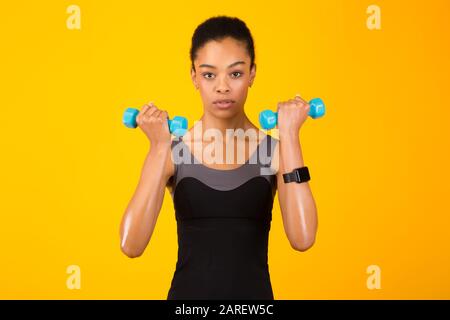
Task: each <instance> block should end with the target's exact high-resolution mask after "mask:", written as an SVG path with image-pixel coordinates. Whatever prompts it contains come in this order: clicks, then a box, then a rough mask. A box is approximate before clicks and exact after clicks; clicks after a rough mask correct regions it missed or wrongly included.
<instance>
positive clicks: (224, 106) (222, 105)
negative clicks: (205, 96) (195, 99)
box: [213, 100, 234, 109]
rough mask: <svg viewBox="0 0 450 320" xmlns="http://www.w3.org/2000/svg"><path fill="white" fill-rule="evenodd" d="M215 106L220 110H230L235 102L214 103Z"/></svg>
mask: <svg viewBox="0 0 450 320" xmlns="http://www.w3.org/2000/svg"><path fill="white" fill-rule="evenodd" d="M213 104H214V105H215V106H216V107H217V108H219V109H228V108H230V107H231V106H232V105H233V104H234V101H232V100H227V101H217V102H214V103H213Z"/></svg>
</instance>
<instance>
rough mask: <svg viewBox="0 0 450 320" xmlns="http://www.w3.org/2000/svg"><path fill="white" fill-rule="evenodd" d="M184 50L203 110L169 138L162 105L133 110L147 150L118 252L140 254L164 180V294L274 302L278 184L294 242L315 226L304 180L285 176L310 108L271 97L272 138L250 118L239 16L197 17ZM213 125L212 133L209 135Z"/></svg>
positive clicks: (249, 78)
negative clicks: (171, 267)
mask: <svg viewBox="0 0 450 320" xmlns="http://www.w3.org/2000/svg"><path fill="white" fill-rule="evenodd" d="M190 54H191V61H192V68H191V77H192V81H193V84H194V86H195V88H196V89H197V90H199V91H200V95H201V98H202V102H203V115H202V117H201V119H200V121H198V122H196V124H195V125H194V126H193V127H192V128H190V129H189V130H188V131H187V133H186V134H185V135H184V136H183V137H181V138H175V137H174V138H172V137H171V134H170V132H169V129H168V125H167V119H168V114H167V112H166V111H163V110H159V109H158V108H157V107H156V106H155V105H154V104H153V103H149V104H148V105H145V106H144V107H143V108H142V110H141V111H140V113H139V115H138V117H137V123H138V125H139V127H140V128H141V129H142V131H143V132H144V133H145V134H146V136H147V137H148V139H149V140H150V145H151V147H150V151H149V153H148V154H147V157H146V159H145V163H144V166H143V169H142V173H141V177H140V180H139V183H138V186H137V188H136V191H135V193H134V195H133V197H132V199H131V201H130V203H129V204H128V207H127V209H126V211H125V214H124V216H123V219H122V223H121V228H120V234H121V249H122V251H123V252H124V253H125V254H126V255H127V256H129V257H131V258H134V257H139V256H140V255H141V254H142V253H143V252H144V250H145V248H146V246H147V244H148V242H149V240H150V237H151V235H152V233H153V229H154V227H155V224H156V220H157V218H158V215H159V212H160V209H161V205H162V201H163V198H164V192H165V188H166V187H167V188H168V190H170V193H171V196H172V198H173V201H174V207H175V216H176V220H177V233H178V261H177V264H176V270H175V273H174V276H173V279H172V284H171V288H170V290H169V293H168V296H167V298H168V299H273V298H274V296H273V292H272V286H271V281H270V275H269V270H268V264H267V251H268V236H269V230H270V223H271V219H272V206H273V200H274V196H275V193H276V191H277V190H278V197H279V203H280V208H281V211H282V218H283V224H284V229H285V232H286V235H287V237H288V239H289V242H290V244H291V246H292V247H293V248H294V249H295V250H298V251H305V250H307V249H308V248H310V247H311V246H312V245H313V243H314V241H315V236H316V232H317V210H316V206H315V202H314V198H313V195H312V193H311V190H310V187H309V184H308V183H307V181H306V182H301V183H288V182H287V181H285V180H284V177H283V174H285V173H291V172H294V169H299V168H302V169H305V168H306V167H304V163H303V158H302V151H301V146H300V141H299V130H300V128H301V126H302V124H303V123H304V121H305V120H306V118H307V116H308V112H309V105H308V103H306V102H305V101H304V100H303V99H302V98H301V97H300V96H298V95H297V96H296V97H295V98H294V99H290V100H288V101H285V102H280V103H279V104H278V130H279V139H275V138H273V137H271V136H270V135H266V134H264V133H263V132H262V131H261V130H259V129H258V127H256V126H255V125H253V124H252V123H251V121H250V120H249V119H248V118H247V116H246V114H245V111H244V104H245V101H246V97H247V92H248V88H249V87H251V86H252V84H253V81H254V79H255V75H256V64H255V50H254V44H253V39H252V36H251V33H250V31H249V29H248V28H247V26H246V25H245V23H244V22H243V21H241V20H239V19H238V18H231V17H226V16H218V17H213V18H210V19H208V20H206V21H205V22H203V23H202V24H201V25H199V26H198V27H197V29H196V30H195V32H194V35H193V37H192V47H191V52H190ZM210 132H213V133H214V135H215V137H214V139H208V137H209V134H208V133H210ZM230 132H231V134H230ZM242 132H245V134H244V135H243V134H240V133H242ZM196 133H199V134H197V135H196ZM247 133H253V134H247ZM210 138H211V137H210ZM211 140H214V141H215V146H216V148H215V149H214V152H213V153H211V154H214V155H215V156H217V155H220V154H222V155H224V154H226V155H227V163H221V162H220V161H216V162H214V161H205V160H204V159H202V155H203V157H205V153H207V152H205V151H206V150H211V149H208V145H209V146H210V145H211ZM217 146H219V147H218V148H217ZM230 146H231V147H230ZM199 149H200V150H204V151H203V152H198V151H199ZM230 149H231V150H230ZM230 151H231V153H232V156H231V160H232V161H229V160H230V157H228V155H229V154H230ZM243 154H244V155H245V156H244V157H242V155H243ZM222 159H223V157H222ZM202 160H203V161H202ZM215 160H217V157H215ZM224 161H225V160H224Z"/></svg>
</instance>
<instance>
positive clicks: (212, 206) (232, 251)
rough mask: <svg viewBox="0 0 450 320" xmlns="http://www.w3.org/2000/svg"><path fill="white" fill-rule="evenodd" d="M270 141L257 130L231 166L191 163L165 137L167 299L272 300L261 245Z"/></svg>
mask: <svg viewBox="0 0 450 320" xmlns="http://www.w3.org/2000/svg"><path fill="white" fill-rule="evenodd" d="M277 142H278V140H277V139H275V138H272V137H271V136H270V135H265V136H264V138H263V139H262V140H261V142H260V143H259V144H258V146H257V148H256V150H255V151H254V152H253V154H252V155H251V156H250V158H249V159H248V160H247V161H246V162H245V164H243V165H241V166H240V167H238V168H236V169H231V170H219V169H213V168H210V167H207V166H205V165H203V164H201V163H199V161H198V159H197V158H196V157H195V156H194V155H193V154H192V152H191V151H190V149H189V147H188V146H187V145H186V144H185V143H184V142H183V140H182V138H177V139H176V140H174V141H173V142H172V156H173V159H175V160H174V162H175V174H174V175H173V176H172V177H171V178H170V180H169V186H170V190H171V196H172V199H173V202H174V208H175V217H176V221H177V234H178V261H177V263H176V267H175V272H174V275H173V279H172V283H171V287H170V290H169V292H168V295H167V299H169V300H172V299H265V300H271V299H274V297H273V292H272V286H271V281H270V275H269V268H268V263H267V260H268V259H267V249H268V238H269V230H270V224H271V221H272V207H273V200H274V196H275V193H276V188H277V181H276V172H274V171H272V169H271V168H270V165H271V160H272V154H273V153H274V148H275V145H276V143H277ZM177 162H181V163H177Z"/></svg>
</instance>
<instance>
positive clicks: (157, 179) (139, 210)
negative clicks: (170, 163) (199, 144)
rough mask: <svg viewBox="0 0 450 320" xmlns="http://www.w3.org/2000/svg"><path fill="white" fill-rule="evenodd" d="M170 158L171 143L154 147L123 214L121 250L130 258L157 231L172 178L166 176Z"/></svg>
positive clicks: (145, 244) (137, 255) (140, 251)
mask: <svg viewBox="0 0 450 320" xmlns="http://www.w3.org/2000/svg"><path fill="white" fill-rule="evenodd" d="M167 157H170V144H169V145H167V144H160V145H155V146H151V148H150V151H149V152H148V153H147V156H146V158H145V162H144V165H143V168H142V172H141V176H140V179H139V183H138V185H137V188H136V190H135V192H134V194H133V197H132V198H131V200H130V202H129V204H128V206H127V208H126V210H125V213H124V215H123V218H122V222H121V225H120V238H121V249H122V251H123V252H124V253H125V254H126V255H127V256H128V257H130V258H135V257H139V256H140V255H141V254H142V253H143V252H144V250H145V248H146V246H147V244H148V242H149V241H150V238H151V235H152V233H153V230H154V228H155V224H156V220H157V218H158V215H159V211H160V210H161V206H162V202H163V199H164V192H165V187H166V183H167V179H168V178H169V177H167V176H166V173H165V172H166V170H165V165H166V161H167Z"/></svg>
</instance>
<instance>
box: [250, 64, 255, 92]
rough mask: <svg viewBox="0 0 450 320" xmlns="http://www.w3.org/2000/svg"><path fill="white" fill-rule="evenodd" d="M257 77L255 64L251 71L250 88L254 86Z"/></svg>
mask: <svg viewBox="0 0 450 320" xmlns="http://www.w3.org/2000/svg"><path fill="white" fill-rule="evenodd" d="M255 77H256V64H255V63H254V64H253V67H252V68H251V70H250V81H249V87H251V86H252V85H253V81H255Z"/></svg>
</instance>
